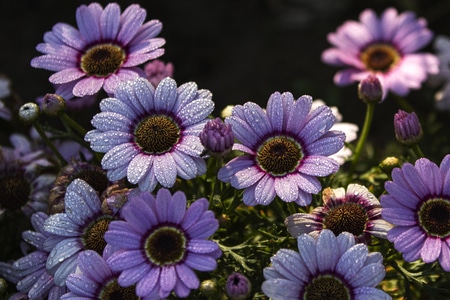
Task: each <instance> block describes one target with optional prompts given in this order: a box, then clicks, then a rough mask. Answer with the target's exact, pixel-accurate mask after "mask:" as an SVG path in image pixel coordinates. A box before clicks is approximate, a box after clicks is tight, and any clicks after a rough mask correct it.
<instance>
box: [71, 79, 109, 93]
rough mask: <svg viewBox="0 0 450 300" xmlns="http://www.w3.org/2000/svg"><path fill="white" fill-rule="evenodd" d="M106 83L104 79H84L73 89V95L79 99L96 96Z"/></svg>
mask: <svg viewBox="0 0 450 300" xmlns="http://www.w3.org/2000/svg"><path fill="white" fill-rule="evenodd" d="M104 81H105V78H103V77H92V76H91V77H88V78H83V79H81V80H80V81H78V82H77V84H75V86H74V87H73V94H74V95H75V96H77V97H84V96H88V95H94V94H96V93H97V92H98V91H100V89H101V88H102V87H103V82H104Z"/></svg>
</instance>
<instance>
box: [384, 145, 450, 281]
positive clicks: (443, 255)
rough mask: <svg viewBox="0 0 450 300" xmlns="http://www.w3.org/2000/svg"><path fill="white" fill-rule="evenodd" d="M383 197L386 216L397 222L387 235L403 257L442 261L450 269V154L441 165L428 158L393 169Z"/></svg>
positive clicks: (443, 266) (444, 266) (385, 217)
mask: <svg viewBox="0 0 450 300" xmlns="http://www.w3.org/2000/svg"><path fill="white" fill-rule="evenodd" d="M385 189H386V191H387V193H388V194H386V195H382V196H381V198H380V201H381V205H382V207H383V211H382V216H383V218H384V219H385V220H386V221H388V222H391V223H392V224H394V228H392V229H391V230H389V232H388V234H387V238H388V240H389V241H391V242H393V243H394V247H395V249H397V250H398V251H399V252H401V253H402V254H403V258H404V259H405V260H406V261H408V262H412V261H415V260H417V259H419V258H422V260H423V261H424V262H425V263H432V262H434V261H436V260H439V263H440V265H441V267H442V268H443V269H444V270H445V271H447V272H449V271H450V154H448V155H446V156H445V157H444V159H443V160H442V162H441V165H440V167H438V166H437V165H436V164H435V163H433V162H431V161H429V160H428V159H426V158H421V159H418V160H417V161H416V163H415V165H412V164H410V163H405V164H403V166H402V167H401V168H395V169H394V170H393V171H392V181H388V182H386V183H385Z"/></svg>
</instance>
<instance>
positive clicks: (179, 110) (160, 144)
mask: <svg viewBox="0 0 450 300" xmlns="http://www.w3.org/2000/svg"><path fill="white" fill-rule="evenodd" d="M115 97H116V98H106V99H103V100H102V101H101V103H100V109H101V111H102V112H101V113H98V114H97V115H95V116H94V117H93V119H92V125H94V127H95V128H96V129H94V130H91V131H89V132H88V133H87V134H86V136H85V140H86V141H88V142H90V143H91V148H92V149H93V150H94V151H98V152H106V154H105V156H104V157H103V159H102V162H101V163H102V167H103V168H104V169H105V170H107V174H108V178H109V179H110V180H111V181H115V180H119V179H122V178H125V177H126V178H127V179H128V181H129V182H131V183H133V184H138V185H139V188H140V189H141V190H145V191H149V192H151V191H153V189H154V188H155V187H156V184H157V183H158V182H159V183H160V184H161V185H162V186H164V187H172V186H173V185H174V183H175V180H176V177H177V175H178V176H180V177H181V178H183V179H192V178H195V177H196V176H197V175H200V174H203V173H205V172H206V164H205V161H204V160H203V158H202V157H200V155H201V154H202V152H203V149H204V148H203V146H202V144H201V142H200V138H199V137H198V136H199V134H200V132H201V131H202V129H203V127H204V125H205V123H206V117H207V116H208V115H209V114H210V113H211V112H212V111H213V109H214V102H212V101H211V97H212V95H211V93H210V92H209V91H207V90H197V85H196V84H195V83H193V82H189V83H186V84H183V85H181V86H179V87H178V88H177V84H176V82H175V81H174V80H173V79H171V78H168V77H167V78H165V79H163V80H162V81H161V82H160V83H159V85H158V87H157V88H156V90H155V89H154V87H153V86H152V85H151V83H150V82H148V81H147V80H146V79H144V78H139V79H136V80H134V81H128V82H124V83H122V84H121V85H119V87H118V88H117V90H116V92H115Z"/></svg>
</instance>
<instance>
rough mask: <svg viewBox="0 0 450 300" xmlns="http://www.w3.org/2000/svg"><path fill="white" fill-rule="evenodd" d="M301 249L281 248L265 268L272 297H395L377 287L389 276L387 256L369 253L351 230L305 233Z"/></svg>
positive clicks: (358, 299)
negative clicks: (386, 265)
mask: <svg viewBox="0 0 450 300" xmlns="http://www.w3.org/2000/svg"><path fill="white" fill-rule="evenodd" d="M297 244H298V250H299V252H296V251H293V250H290V249H281V250H279V251H278V252H277V253H276V254H275V255H274V256H272V258H271V262H272V265H271V266H270V267H267V268H265V269H264V277H265V279H266V280H265V281H264V282H263V284H262V287H261V289H262V291H263V292H264V294H266V295H267V296H268V297H270V299H274V300H275V299H354V300H367V299H378V300H382V299H383V300H384V299H391V297H390V296H389V295H388V294H386V293H385V292H383V291H382V290H379V289H377V288H376V286H377V285H378V284H379V283H380V282H381V280H383V278H384V276H385V273H386V272H385V268H384V265H383V256H382V255H381V254H380V253H379V252H372V253H369V251H368V248H367V246H366V245H365V244H356V245H355V239H354V238H353V236H352V235H351V234H349V233H348V232H344V233H341V234H340V235H338V236H337V237H336V236H335V235H334V234H333V232H331V231H330V230H327V229H325V230H323V231H322V232H321V233H320V234H319V236H318V238H317V239H314V238H313V237H312V236H310V235H308V234H303V235H301V236H300V237H298V239H297Z"/></svg>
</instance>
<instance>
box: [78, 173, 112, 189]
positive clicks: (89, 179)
mask: <svg viewBox="0 0 450 300" xmlns="http://www.w3.org/2000/svg"><path fill="white" fill-rule="evenodd" d="M76 178H78V179H82V180H84V181H86V183H87V184H89V185H90V186H91V187H92V188H93V189H94V190H96V191H97V192H98V193H99V194H101V193H103V191H104V190H106V188H107V187H108V183H109V181H108V178H107V177H106V175H105V174H104V173H103V172H99V171H96V170H83V171H81V172H80V173H78V174H77V177H76Z"/></svg>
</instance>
